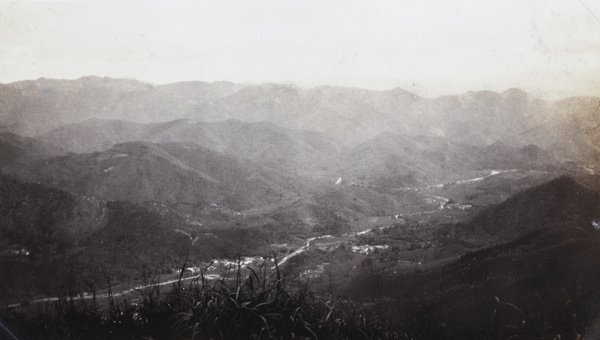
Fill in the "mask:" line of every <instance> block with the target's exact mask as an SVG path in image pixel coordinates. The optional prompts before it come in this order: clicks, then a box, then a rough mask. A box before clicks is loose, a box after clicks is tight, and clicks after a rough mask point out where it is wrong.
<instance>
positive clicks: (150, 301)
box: [0, 264, 398, 339]
mask: <svg viewBox="0 0 600 340" xmlns="http://www.w3.org/2000/svg"><path fill="white" fill-rule="evenodd" d="M269 272H270V271H269V270H268V269H267V265H266V264H263V265H261V266H260V267H259V268H257V269H256V270H254V269H250V272H249V273H250V274H249V275H247V276H245V277H242V270H241V267H240V266H239V265H238V268H237V270H233V271H232V272H230V273H228V275H224V276H223V278H222V279H220V280H218V281H208V280H206V279H205V277H204V275H200V277H198V278H195V279H194V280H189V281H186V280H184V278H183V274H181V275H180V277H179V281H178V282H176V283H174V284H173V285H172V287H171V289H170V290H166V291H165V289H164V288H163V289H161V287H160V286H159V285H158V284H151V285H149V286H147V287H145V288H143V289H139V290H138V293H139V294H138V296H139V299H134V300H132V301H128V300H126V299H124V298H116V297H115V296H114V295H113V294H111V293H109V298H108V301H107V302H105V303H100V302H98V301H96V300H95V299H93V300H92V301H86V300H84V299H79V298H77V297H67V298H63V299H60V300H59V301H58V302H53V303H47V304H44V305H40V306H37V310H35V309H33V308H32V307H34V306H29V311H27V312H24V311H23V310H16V309H4V310H2V311H1V314H0V316H1V317H2V319H4V320H5V321H6V323H7V324H8V325H9V327H11V328H12V330H13V331H14V332H15V333H16V334H17V336H21V337H22V338H23V339H394V338H398V335H397V334H396V333H394V332H393V331H392V330H391V329H390V328H389V327H388V326H387V325H386V324H384V323H382V322H381V320H378V318H377V317H376V316H375V315H374V314H372V313H369V312H368V310H366V309H365V308H364V307H363V306H360V305H355V304H352V303H349V302H344V303H342V302H340V301H334V300H332V299H323V298H320V297H317V296H315V295H314V294H313V293H311V292H310V291H309V290H308V288H307V286H306V285H299V286H297V287H295V288H287V287H286V285H285V283H284V281H283V280H282V279H281V276H280V272H279V268H278V267H277V266H276V270H275V273H273V274H272V277H271V276H270V275H269Z"/></svg>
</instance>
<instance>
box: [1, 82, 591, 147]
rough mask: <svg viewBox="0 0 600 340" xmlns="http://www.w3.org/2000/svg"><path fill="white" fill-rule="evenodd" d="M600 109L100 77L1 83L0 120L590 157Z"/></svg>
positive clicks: (517, 93) (471, 95) (576, 103)
mask: <svg viewBox="0 0 600 340" xmlns="http://www.w3.org/2000/svg"><path fill="white" fill-rule="evenodd" d="M599 110H600V99H599V98H597V97H578V98H569V99H563V100H560V101H556V102H553V101H544V100H541V99H538V98H535V97H532V96H530V95H528V94H527V93H525V92H523V91H521V90H517V89H511V90H507V91H505V92H503V93H494V92H489V91H480V92H468V93H465V94H462V95H459V96H444V97H439V98H434V99H428V98H423V97H418V96H416V95H414V94H411V93H409V92H406V91H404V90H401V89H395V90H389V91H367V90H360V89H353V88H340V87H317V88H313V89H307V90H305V89H301V88H299V87H296V86H292V85H275V84H263V85H235V84H231V83H202V82H186V83H176V84H170V85H161V86H154V85H149V84H144V83H141V82H137V81H132V80H118V79H109V78H104V79H103V78H97V77H86V78H81V79H77V80H72V81H68V80H38V81H26V82H18V83H11V84H4V85H0V125H1V126H2V127H3V128H4V129H5V130H8V131H12V132H16V133H19V134H24V135H29V136H33V135H40V134H43V133H46V132H48V131H50V130H52V129H54V128H58V127H60V126H63V125H66V124H71V123H78V122H82V121H84V120H86V119H89V118H98V119H122V120H127V121H131V122H142V123H148V122H165V121H173V120H176V119H180V118H190V119H193V120H195V121H203V122H217V121H225V120H228V119H238V120H240V121H243V122H250V123H251V122H270V123H273V124H276V125H279V126H282V127H285V128H288V129H292V130H298V131H300V130H309V131H319V132H322V133H324V134H325V135H327V136H328V137H330V138H333V139H335V140H337V141H338V142H340V143H342V144H348V145H357V144H358V143H361V142H364V141H366V140H368V139H370V138H372V137H374V136H376V135H378V134H381V133H384V132H391V133H399V134H409V135H428V136H441V137H446V138H450V139H453V140H457V141H461V142H465V143H470V144H478V145H483V146H485V145H489V144H492V143H494V142H496V141H502V142H505V143H511V144H514V145H520V146H524V145H528V144H535V145H538V146H540V147H542V148H551V149H553V150H554V151H556V152H560V153H561V154H562V155H564V156H569V157H575V156H577V157H588V158H589V157H590V156H594V155H598V153H599V152H600V150H599V147H598V143H597V142H598V140H597V138H598V137H597V135H598V134H596V133H595V132H596V130H597V128H598V124H599V119H600V118H599Z"/></svg>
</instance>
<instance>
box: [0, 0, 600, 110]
mask: <svg viewBox="0 0 600 340" xmlns="http://www.w3.org/2000/svg"><path fill="white" fill-rule="evenodd" d="M88 75H97V76H100V77H113V78H135V79H138V80H141V81H146V82H150V83H154V84H166V83H172V82H178V81H192V80H199V81H209V82H210V81H230V82H235V83H265V82H271V83H292V84H296V85H298V86H302V87H314V86H319V85H337V86H347V87H358V88H365V89H373V90H386V89H392V88H396V87H401V88H403V89H405V90H408V91H411V92H415V93H417V94H420V95H424V96H429V97H433V96H438V95H445V94H457V93H462V92H466V91H470V90H492V91H497V92H501V91H504V90H506V89H509V88H522V89H525V90H527V91H530V92H536V93H537V94H538V95H540V96H543V97H547V98H550V99H556V98H560V97H565V96H570V95H596V96H600V1H597V0H529V1H522V0H501V1H496V0H488V1H477V0H469V1H467V0H462V1H455V0H431V1H423V0H419V1H412V0H402V1H377V0H375V1H373V0H370V1H362V0H361V1H335V0H318V1H313V0H302V1H294V0H256V1H249V0H235V1H225V0H221V1H204V0H197V1H161V2H159V1H143V2H141V1H140V2H132V1H71V2H53V1H30V2H22V1H17V2H15V1H2V0H0V83H10V82H14V81H20V80H28V79H38V78H41V77H44V78H58V79H76V78H79V77H83V76H88Z"/></svg>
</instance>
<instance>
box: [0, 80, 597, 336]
mask: <svg viewBox="0 0 600 340" xmlns="http://www.w3.org/2000/svg"><path fill="white" fill-rule="evenodd" d="M0 99H1V101H0V103H1V105H0V249H1V251H2V252H1V253H0V271H1V272H0V277H1V278H2V279H1V280H0V304H1V306H2V309H1V311H2V312H3V314H0V317H2V318H6V317H7V316H9V317H10V316H11V315H16V314H11V313H18V312H24V313H34V312H35V310H36V309H38V310H41V309H42V308H53V307H51V306H56V308H58V306H61V304H62V303H65V301H79V302H78V303H81V304H82V305H85V306H88V305H89V304H92V303H93V306H94V308H99V310H103V309H106V310H109V309H110V308H115V304H117V305H118V306H122V308H124V309H127V310H129V309H131V308H133V310H135V312H134V315H135V313H138V314H139V313H140V312H139V311H140V310H141V308H144V306H143V305H144V303H149V302H148V301H153V300H147V299H148V296H153V295H152V294H157V295H160V296H163V297H165V296H171V295H169V294H171V293H170V291H175V292H178V293H177V294H183V295H182V296H187V295H186V294H191V293H190V292H191V291H192V289H195V290H194V291H195V292H197V293H202V294H204V293H207V291H204V290H202V289H205V287H212V288H211V289H214V290H211V293H210V294H213V293H215V292H219V291H221V290H225V291H226V290H227V289H229V288H228V287H234V290H235V289H237V290H238V292H239V291H241V290H243V289H246V288H248V287H249V286H252V287H253V288H252V289H255V288H256V287H261V288H260V289H262V290H263V293H265V292H266V291H271V290H267V288H265V287H266V286H267V285H266V282H270V283H271V284H272V285H273V286H272V287H273V288H272V289H273V290H275V291H277V292H279V291H280V288H281V287H282V286H285V287H287V289H290V292H293V294H296V293H298V294H300V293H302V292H304V291H303V289H308V288H310V291H311V294H314V296H315V299H317V300H318V299H324V300H325V301H328V302H327V303H329V305H328V306H333V305H335V304H339V305H342V304H346V303H349V302H353V303H360V304H361V306H362V307H360V308H364V310H365V312H364V313H369V314H370V315H375V316H377V317H378V318H380V319H378V320H382V322H384V323H385V324H386V325H388V326H389V327H391V328H393V329H395V330H397V331H398V333H395V334H400V333H401V334H403V336H402V337H399V336H398V337H396V338H419V339H421V338H425V339H431V338H457V339H462V338H510V337H523V338H552V337H554V336H556V335H557V334H560V335H561V336H562V337H563V338H573V339H576V338H578V337H577V336H581V335H583V334H590V333H589V332H592V331H591V329H592V328H591V327H592V325H593V322H594V321H593V320H596V319H597V317H598V313H597V310H598V309H597V306H598V304H594V303H592V302H593V301H600V296H599V295H598V293H597V292H596V290H595V288H594V287H597V284H600V277H598V275H597V274H591V273H596V272H600V270H598V269H600V268H599V267H600V262H598V259H599V258H600V256H599V255H600V254H599V253H598V252H599V250H598V249H600V248H598V247H597V242H598V241H599V240H600V234H598V232H597V226H596V225H595V224H594V223H596V224H597V221H599V220H600V195H599V194H598V193H599V192H600V179H599V178H600V177H599V176H600V175H599V174H600V148H599V145H600V144H599V143H598V142H599V140H598V135H597V134H594V133H593V132H590V131H593V129H594V126H596V125H595V124H596V123H597V122H598V117H599V116H598V114H600V113H599V112H598V108H600V105H599V104H598V103H600V99H599V98H597V97H575V98H566V99H563V100H560V101H546V100H542V99H539V98H535V97H534V96H532V95H530V94H527V93H525V92H523V91H521V90H517V89H511V90H507V91H505V92H502V93H493V92H489V91H480V92H468V93H465V94H462V95H458V96H444V97H439V98H423V97H419V96H416V95H414V94H411V93H409V92H407V91H404V90H402V89H395V90H390V91H367V90H360V89H352V88H338V87H318V88H313V89H302V88H298V87H295V86H292V85H278V84H261V85H238V84H230V83H200V82H188V83H177V84H171V85H161V86H158V85H150V84H144V83H141V82H137V81H134V80H119V79H109V78H98V77H85V78H81V79H77V80H73V81H66V80H65V81H63V80H47V79H46V80H38V81H26V82H18V83H12V84H0ZM261 282H262V283H261ZM258 283H261V285H259V286H256V284H258ZM200 286H202V288H201V287H200ZM236 287H237V288H236ZM184 288H185V289H187V291H186V290H185V289H184ZM248 289H249V288H248ZM253 292H254V291H253ZM173 294H175V293H173ZM207 294H208V293H207ZM277 294H279V293H277ZM293 294H292V295H293ZM238 295H239V294H238V293H236V295H235V296H238ZM292 295H290V296H292ZM251 296H253V295H251ZM265 296H266V295H265ZM277 296H278V295H277ZM293 296H296V295H293ZM253 298H254V297H253ZM327 299H329V300H327ZM140 301H142V302H140ZM143 301H145V302H143ZM277 301H279V300H273V301H271V302H273V303H275V305H276V304H277V303H278V302H277ZM332 301H333V302H332ZM567 302H568V303H567ZM172 303H174V302H172ZM236 303H237V302H236ZM71 304H72V307H73V306H74V302H71ZM97 304H98V305H97ZM158 305H160V303H158ZM238 305H239V306H241V304H238ZM44 306H45V307H44ZM49 306H50V307H49ZM239 306H238V307H239ZM244 306H245V305H244ZM511 306H514V307H515V308H512V307H511ZM73 308H74V307H73ZM119 308H121V307H119ZM169 308H170V307H169ZM331 308H332V309H331V310H330V313H333V312H331V311H332V310H333V307H331ZM511 308H512V310H511ZM515 310H517V311H520V312H517V313H515ZM355 311H356V310H355ZM342 312H344V311H342ZM94 313H95V312H94ZM574 314H577V318H576V319H574V318H573V315H574ZM326 315H327V314H326ZM327 318H328V317H327ZM136 320H137V319H136ZM138 321H139V320H138ZM265 322H266V321H265ZM518 324H521V325H524V324H526V327H521V328H519V327H517V328H516V329H515V328H514V327H513V326H514V325H518ZM132 327H133V326H132ZM386 327H387V326H386ZM142 330H143V329H142ZM142 330H140V331H142ZM586 332H587V333H586ZM390 334H391V333H390ZM308 337H310V336H308ZM313 338H314V337H313ZM389 338H393V337H389Z"/></svg>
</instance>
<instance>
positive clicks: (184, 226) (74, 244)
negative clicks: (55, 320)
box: [0, 175, 272, 302]
mask: <svg viewBox="0 0 600 340" xmlns="http://www.w3.org/2000/svg"><path fill="white" fill-rule="evenodd" d="M270 236H272V235H268V234H267V233H266V232H265V231H261V230H251V229H244V230H242V229H239V228H235V229H222V228H221V229H215V228H212V227H210V226H204V225H203V224H202V223H201V222H200V221H198V220H196V219H195V218H194V217H193V216H190V215H186V214H183V213H181V212H179V211H177V210H174V209H171V208H169V207H168V206H165V205H162V204H159V203H153V204H133V203H128V202H121V201H104V200H99V199H95V198H90V197H85V196H79V195H75V194H71V193H68V192H65V191H62V190H58V189H54V188H49V187H46V186H43V185H40V184H33V183H23V182H20V181H19V180H16V179H14V178H10V177H8V176H4V175H2V176H0V248H1V249H2V252H1V253H0V278H1V280H0V301H1V302H7V301H10V302H17V301H21V300H23V299H31V298H35V297H42V296H61V295H62V296H65V295H67V294H71V293H73V292H81V291H86V290H89V287H87V286H86V285H85V282H86V281H87V282H90V280H92V282H96V283H97V285H98V288H100V287H101V286H103V285H106V283H107V279H110V280H111V281H112V282H113V283H115V284H116V283H128V282H130V281H131V280H138V279H140V278H142V277H143V276H144V275H150V274H152V273H155V274H159V273H170V272H172V271H173V270H174V269H176V268H179V267H180V266H181V265H182V264H183V261H184V260H185V259H186V257H188V258H189V261H194V262H195V263H198V262H200V261H210V260H211V259H213V258H215V257H216V258H233V257H234V256H235V255H236V253H238V252H243V253H245V254H248V253H251V252H252V251H257V249H260V247H261V246H266V245H268V243H267V242H269V241H270Z"/></svg>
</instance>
